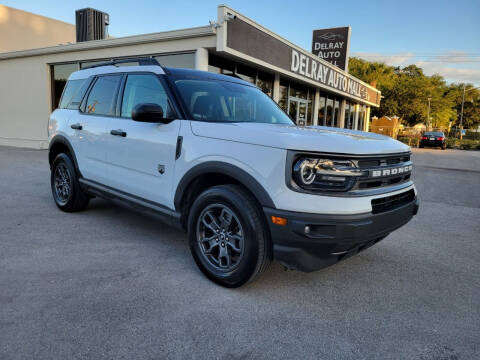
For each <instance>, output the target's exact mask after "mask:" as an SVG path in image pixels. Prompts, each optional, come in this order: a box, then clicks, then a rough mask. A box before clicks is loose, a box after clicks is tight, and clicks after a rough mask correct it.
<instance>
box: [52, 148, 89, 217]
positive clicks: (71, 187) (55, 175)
mask: <svg viewBox="0 0 480 360" xmlns="http://www.w3.org/2000/svg"><path fill="white" fill-rule="evenodd" d="M50 184H51V189H52V195H53V200H54V201H55V204H56V205H57V206H58V208H59V209H60V210H62V211H66V212H74V211H80V210H83V209H85V207H86V206H87V205H88V202H89V200H90V198H89V197H88V196H87V194H85V193H84V192H83V191H82V189H81V187H80V184H79V182H78V177H77V174H76V172H75V167H74V166H73V162H72V160H71V159H70V157H69V156H68V155H67V154H64V153H62V154H58V155H57V156H56V157H55V160H53V163H52V171H51V175H50Z"/></svg>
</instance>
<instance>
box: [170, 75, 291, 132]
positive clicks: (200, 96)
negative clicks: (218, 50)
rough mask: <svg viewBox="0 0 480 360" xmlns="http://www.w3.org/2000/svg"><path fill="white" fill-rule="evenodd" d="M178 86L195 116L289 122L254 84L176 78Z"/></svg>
mask: <svg viewBox="0 0 480 360" xmlns="http://www.w3.org/2000/svg"><path fill="white" fill-rule="evenodd" d="M175 84H176V86H177V89H178V91H179V93H180V96H181V97H182V100H183V102H184V103H185V106H186V107H187V109H188V110H189V112H190V114H191V116H192V118H193V119H194V120H201V121H215V122H258V123H271V124H289V125H292V124H293V123H292V121H291V120H290V119H289V117H288V116H287V115H286V114H285V113H284V112H283V111H282V110H281V109H280V108H279V107H278V106H277V104H275V102H274V101H273V100H272V99H271V98H269V97H268V95H265V94H264V93H263V92H262V91H261V90H259V89H257V88H256V87H252V86H247V85H241V84H236V83H231V82H228V81H213V80H183V79H181V80H177V81H175Z"/></svg>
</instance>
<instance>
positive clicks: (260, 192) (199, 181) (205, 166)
mask: <svg viewBox="0 0 480 360" xmlns="http://www.w3.org/2000/svg"><path fill="white" fill-rule="evenodd" d="M221 184H239V185H241V186H243V187H244V188H245V189H246V190H247V191H249V192H250V193H251V194H252V195H253V196H254V197H255V199H256V200H257V201H258V203H259V205H260V206H266V207H269V208H273V209H275V204H274V203H273V200H272V198H271V197H270V195H269V194H268V193H267V191H266V190H265V189H264V188H263V186H262V185H261V184H260V183H259V182H258V181H257V180H256V179H255V178H254V177H253V176H252V175H250V174H249V173H247V172H246V171H245V170H243V169H240V168H239V167H237V166H235V165H232V164H228V163H224V162H221V161H208V162H204V163H201V164H199V165H196V166H195V167H193V168H191V169H190V170H189V171H187V172H186V173H185V175H184V176H183V177H182V179H181V180H180V182H179V183H178V186H177V189H176V191H175V197H174V205H175V209H176V210H177V211H179V212H180V213H181V214H182V220H181V221H182V224H185V221H186V218H185V217H186V215H188V214H187V212H188V209H189V207H190V205H191V204H192V203H193V201H194V200H195V198H196V197H197V196H198V195H199V194H200V193H201V192H203V191H204V190H206V189H207V188H209V187H212V186H215V185H221Z"/></svg>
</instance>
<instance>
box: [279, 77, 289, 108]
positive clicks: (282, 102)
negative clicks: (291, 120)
mask: <svg viewBox="0 0 480 360" xmlns="http://www.w3.org/2000/svg"><path fill="white" fill-rule="evenodd" d="M278 105H279V106H280V107H281V108H282V109H283V111H285V112H287V110H288V82H286V81H284V80H280V94H279V97H278Z"/></svg>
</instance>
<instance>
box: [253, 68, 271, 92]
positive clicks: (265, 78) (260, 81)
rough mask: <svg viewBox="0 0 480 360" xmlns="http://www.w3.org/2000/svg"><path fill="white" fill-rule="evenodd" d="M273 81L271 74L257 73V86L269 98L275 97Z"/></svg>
mask: <svg viewBox="0 0 480 360" xmlns="http://www.w3.org/2000/svg"><path fill="white" fill-rule="evenodd" d="M273 79H274V76H273V75H271V74H267V73H264V72H262V71H259V72H258V73H257V86H258V87H259V88H260V89H261V90H262V91H263V92H264V93H265V94H267V95H268V96H270V97H272V96H273Z"/></svg>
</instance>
